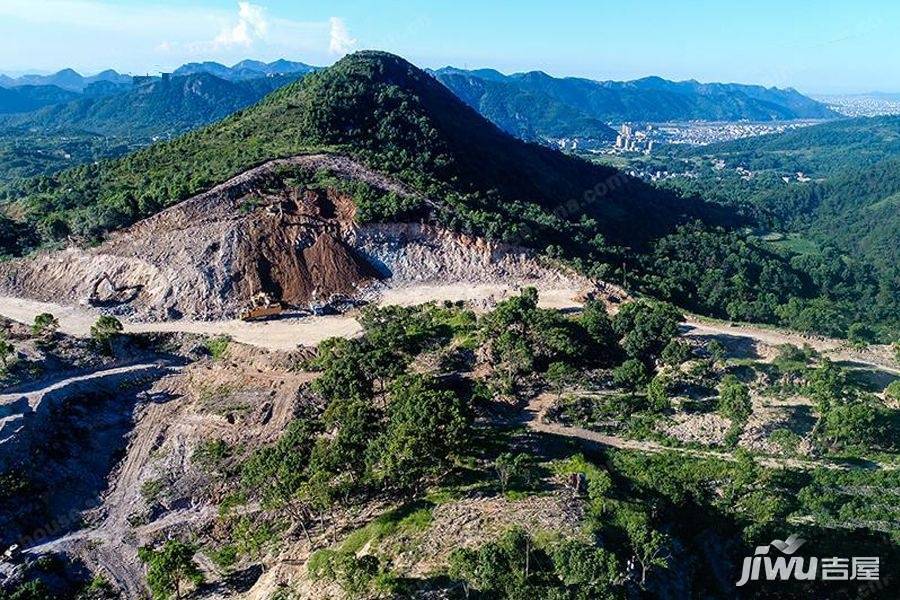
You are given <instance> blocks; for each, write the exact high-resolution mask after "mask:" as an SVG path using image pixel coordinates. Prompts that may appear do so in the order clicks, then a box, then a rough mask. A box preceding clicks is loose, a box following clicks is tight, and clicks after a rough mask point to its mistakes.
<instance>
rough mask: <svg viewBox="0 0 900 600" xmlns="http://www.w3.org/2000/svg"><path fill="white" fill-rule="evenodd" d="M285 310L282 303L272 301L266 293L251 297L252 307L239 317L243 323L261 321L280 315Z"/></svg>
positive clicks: (242, 312) (243, 311)
mask: <svg viewBox="0 0 900 600" xmlns="http://www.w3.org/2000/svg"><path fill="white" fill-rule="evenodd" d="M283 310H284V307H283V306H282V305H281V302H278V301H275V300H272V297H271V296H269V295H268V294H267V293H265V292H259V293H256V294H253V296H251V297H250V306H248V307H247V308H245V309H244V310H242V311H241V313H240V315H238V316H239V317H240V319H241V321H259V320H262V319H267V318H269V317H274V316H275V315H279V314H281V312H282V311H283Z"/></svg>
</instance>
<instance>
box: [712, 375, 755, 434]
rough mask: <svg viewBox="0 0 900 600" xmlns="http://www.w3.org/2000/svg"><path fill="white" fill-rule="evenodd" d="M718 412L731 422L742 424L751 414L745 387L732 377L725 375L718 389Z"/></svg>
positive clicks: (750, 405)
mask: <svg viewBox="0 0 900 600" xmlns="http://www.w3.org/2000/svg"><path fill="white" fill-rule="evenodd" d="M719 412H720V413H722V416H725V417H728V418H729V419H731V420H732V421H736V422H738V423H743V422H744V421H746V420H747V417H749V416H750V413H751V412H753V405H752V403H751V402H750V392H749V391H748V390H747V386H745V385H744V384H742V383H741V382H740V381H738V379H737V377H735V376H734V375H726V376H725V377H724V378H723V379H722V384H721V386H720V387H719Z"/></svg>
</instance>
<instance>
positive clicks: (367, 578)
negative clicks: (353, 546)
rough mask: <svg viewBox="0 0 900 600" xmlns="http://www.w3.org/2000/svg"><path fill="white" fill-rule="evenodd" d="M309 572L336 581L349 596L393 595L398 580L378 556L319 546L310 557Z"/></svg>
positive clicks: (314, 577)
mask: <svg viewBox="0 0 900 600" xmlns="http://www.w3.org/2000/svg"><path fill="white" fill-rule="evenodd" d="M307 568H308V569H309V574H310V576H311V577H312V578H313V579H314V580H320V579H322V580H326V581H333V582H335V583H337V584H338V586H339V587H340V588H341V591H343V592H344V596H345V597H346V598H348V600H356V599H357V598H366V597H373V596H374V597H376V598H392V597H394V594H395V592H396V591H397V588H398V586H397V580H396V577H394V576H393V574H392V573H391V572H390V571H388V570H387V569H386V568H385V565H383V564H382V563H381V561H380V560H379V559H378V557H377V556H373V555H371V554H364V555H363V556H359V557H357V556H356V555H355V554H353V553H352V552H342V551H340V550H319V551H318V552H316V553H315V554H313V555H312V556H311V557H310V559H309V564H308V567H307Z"/></svg>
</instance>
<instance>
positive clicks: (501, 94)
mask: <svg viewBox="0 0 900 600" xmlns="http://www.w3.org/2000/svg"><path fill="white" fill-rule="evenodd" d="M477 73H479V75H478V76H476V77H472V76H469V75H467V74H465V73H458V72H450V71H443V72H439V73H438V79H439V80H440V81H441V82H442V83H444V84H445V85H446V86H447V87H449V88H450V89H451V90H453V92H454V93H455V94H456V95H457V96H459V98H460V99H462V100H463V101H464V102H465V103H466V104H468V105H469V106H471V107H472V108H474V109H475V110H477V111H478V112H480V113H481V114H482V115H484V116H485V117H486V118H487V119H489V120H490V121H491V122H492V123H494V124H495V125H497V126H498V127H500V128H501V129H502V130H504V131H506V132H507V133H510V134H512V135H514V136H516V137H519V138H521V139H524V140H536V141H554V140H561V139H571V138H577V139H579V140H584V141H586V142H588V143H590V142H608V141H610V140H614V139H615V137H616V132H615V131H614V130H613V129H612V128H611V127H610V126H609V125H607V124H606V123H604V122H603V121H602V120H601V119H598V118H596V117H593V116H591V115H590V113H589V112H587V111H585V110H583V109H582V108H580V107H578V106H575V105H572V104H566V103H565V102H562V101H560V100H558V99H557V98H554V97H553V96H551V95H549V94H546V93H543V92H541V91H534V90H528V89H525V88H521V87H518V86H513V85H510V84H509V83H507V82H505V81H503V79H502V77H503V75H500V74H499V73H497V72H496V71H479V72H477ZM582 145H584V144H582Z"/></svg>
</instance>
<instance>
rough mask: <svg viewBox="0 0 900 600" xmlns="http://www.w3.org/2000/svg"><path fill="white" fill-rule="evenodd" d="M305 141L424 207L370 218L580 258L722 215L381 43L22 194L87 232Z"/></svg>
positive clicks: (25, 201)
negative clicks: (558, 140)
mask: <svg viewBox="0 0 900 600" xmlns="http://www.w3.org/2000/svg"><path fill="white" fill-rule="evenodd" d="M310 152H328V153H331V154H342V155H346V156H349V157H350V158H352V159H354V160H358V161H359V162H361V163H363V164H365V165H366V167H367V168H370V169H373V170H375V171H379V172H381V173H384V174H386V175H389V176H392V177H395V178H396V179H398V180H399V181H401V182H402V183H403V184H405V185H407V186H409V187H410V188H411V189H413V190H416V192H417V195H416V197H417V198H418V199H419V200H418V203H417V204H411V203H410V202H408V201H401V200H399V199H397V198H396V197H386V198H382V199H377V200H370V201H368V206H367V208H366V214H367V218H369V219H375V220H391V219H398V218H428V219H434V220H437V221H438V222H440V223H443V224H444V225H447V226H450V227H452V228H454V229H465V230H467V231H471V232H473V233H480V234H484V235H488V236H490V237H493V238H495V239H502V240H507V241H513V242H516V243H518V244H520V245H530V246H534V247H538V248H540V249H542V250H543V249H545V248H547V247H548V246H558V247H559V248H560V249H561V251H562V252H565V253H568V254H571V255H573V256H574V255H580V256H582V257H585V256H588V255H590V253H592V252H602V251H605V248H606V246H605V244H606V242H605V241H604V240H609V241H610V242H613V243H618V244H621V245H625V246H632V247H640V246H641V245H643V244H646V243H649V242H650V241H651V240H653V239H654V238H655V237H658V236H660V235H664V234H665V233H667V232H669V231H671V230H672V229H673V228H674V227H675V226H676V225H677V224H678V223H680V222H684V221H686V220H690V219H696V218H703V217H705V218H708V219H710V220H715V219H722V218H724V216H723V215H722V214H717V213H715V212H714V211H712V210H711V209H710V207H708V206H705V205H704V204H703V203H702V202H696V203H695V202H685V201H683V200H680V199H678V198H676V197H675V196H674V195H672V194H669V193H667V192H662V191H659V190H656V189H654V188H652V187H650V186H648V185H645V184H643V183H641V182H640V181H638V180H635V179H632V178H629V177H627V176H625V175H623V174H621V173H620V172H618V171H616V170H615V169H612V168H609V167H603V166H599V165H594V164H591V163H588V162H586V161H583V160H580V159H577V158H573V157H569V156H566V155H564V154H562V153H559V152H557V151H554V150H551V149H548V148H544V147H541V146H538V145H533V144H528V143H525V142H522V141H519V140H517V139H515V138H513V137H511V136H509V135H508V134H506V133H504V132H503V131H501V130H500V129H498V128H497V127H495V126H494V125H492V124H491V123H489V122H487V121H486V120H485V119H484V118H483V117H481V116H480V115H479V114H478V113H477V112H475V111H474V110H472V109H471V108H470V107H468V106H467V105H466V104H465V103H463V102H462V101H460V100H459V99H458V98H457V97H456V96H455V95H453V94H452V93H451V92H450V91H449V90H448V89H447V88H446V87H445V86H443V85H442V84H440V83H439V82H438V81H437V80H435V79H434V78H433V77H431V76H430V75H428V74H426V73H425V72H424V71H422V70H420V69H418V68H416V67H414V66H413V65H411V64H410V63H408V62H406V61H404V60H403V59H401V58H399V57H396V56H393V55H390V54H386V53H381V52H360V53H356V54H353V55H350V56H348V57H345V58H344V59H342V60H341V61H339V62H338V63H336V64H335V65H334V66H332V67H330V68H328V69H326V70H324V71H322V72H320V73H316V74H313V75H310V76H307V77H304V78H303V79H302V80H300V81H298V82H295V83H292V84H290V85H287V86H285V87H283V88H281V89H279V90H277V91H276V92H274V93H273V94H271V95H269V96H268V97H266V98H265V99H264V100H262V101H261V102H259V103H258V104H256V105H254V106H252V107H250V108H248V109H246V110H243V111H239V112H237V113H235V114H233V115H231V116H230V117H228V118H226V119H224V120H223V121H220V122H219V123H216V124H214V125H211V126H209V127H206V128H204V129H200V130H197V131H194V132H191V133H188V134H186V135H184V136H182V137H181V138H178V139H177V140H173V141H171V142H165V143H159V144H155V145H153V146H151V147H149V148H147V149H145V150H141V151H139V152H137V153H135V154H132V155H130V156H128V157H126V158H124V159H119V160H115V161H106V162H101V163H99V164H95V165H88V166H83V167H78V168H75V169H71V170H68V171H64V172H62V173H59V174H56V175H54V176H51V177H48V178H43V179H38V180H35V181H33V182H31V183H30V184H29V185H27V186H25V187H24V188H23V189H22V190H21V193H20V197H19V198H18V199H17V200H16V203H17V204H18V205H19V206H20V208H21V209H22V212H23V214H28V215H29V218H30V219H31V220H33V221H34V222H43V221H45V220H46V219H51V218H52V220H53V221H54V223H55V224H56V225H55V226H54V228H52V229H53V230H55V231H58V232H67V233H65V235H67V234H68V233H69V232H70V233H72V234H74V235H76V236H81V237H88V238H92V237H96V236H98V235H102V234H103V233H104V232H106V231H109V230H113V229H117V228H120V227H122V226H123V225H126V224H129V223H133V222H134V221H136V220H138V219H140V218H142V217H145V216H148V215H149V214H153V213H155V212H156V211H158V210H160V209H161V208H162V207H166V206H171V205H173V204H175V203H177V202H179V201H180V200H182V199H184V198H187V197H189V196H190V195H192V194H195V193H197V192H199V191H202V190H204V189H208V188H209V187H211V186H213V185H215V184H217V183H221V182H223V181H225V180H227V179H229V178H230V177H234V176H235V175H238V174H239V173H241V172H243V171H245V170H247V169H249V168H251V167H254V166H256V165H259V164H262V163H263V162H265V161H268V160H270V159H273V158H279V157H288V156H295V155H300V154H306V153H310ZM51 215H52V217H51ZM43 231H45V232H47V231H51V228H47V227H46V226H45V227H44V228H43Z"/></svg>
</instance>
